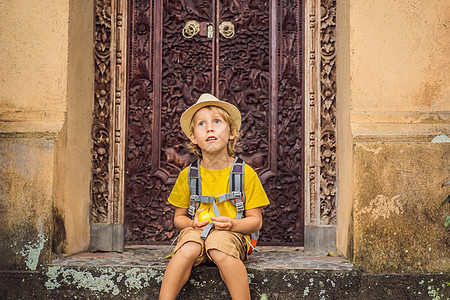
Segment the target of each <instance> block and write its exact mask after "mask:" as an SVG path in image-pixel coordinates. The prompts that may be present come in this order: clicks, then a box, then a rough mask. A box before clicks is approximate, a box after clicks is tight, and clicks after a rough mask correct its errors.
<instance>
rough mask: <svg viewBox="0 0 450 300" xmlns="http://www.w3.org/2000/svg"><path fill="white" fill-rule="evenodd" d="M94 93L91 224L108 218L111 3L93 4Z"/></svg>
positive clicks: (103, 0)
mask: <svg viewBox="0 0 450 300" xmlns="http://www.w3.org/2000/svg"><path fill="white" fill-rule="evenodd" d="M94 59H95V91H94V93H95V94H94V95H95V96H94V97H95V98H94V113H93V114H94V121H93V126H92V139H93V179H92V181H93V185H92V205H91V215H90V219H91V223H105V222H106V221H107V218H108V209H109V208H108V201H109V197H110V195H109V188H108V185H109V179H108V178H109V172H110V170H109V168H108V164H109V159H110V157H111V151H110V145H111V136H110V130H111V94H110V88H111V74H110V72H111V71H110V69H111V1H110V0H96V1H95V54H94Z"/></svg>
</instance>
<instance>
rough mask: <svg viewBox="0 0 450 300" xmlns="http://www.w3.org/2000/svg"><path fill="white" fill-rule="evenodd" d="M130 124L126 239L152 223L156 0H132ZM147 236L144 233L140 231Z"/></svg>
mask: <svg viewBox="0 0 450 300" xmlns="http://www.w3.org/2000/svg"><path fill="white" fill-rule="evenodd" d="M130 8H131V10H132V12H133V15H132V17H131V18H130V22H129V26H130V34H131V39H132V41H131V43H129V53H131V55H130V56H129V60H128V61H129V74H128V80H129V90H128V115H127V118H128V127H127V142H128V145H127V149H126V151H127V152H126V175H127V176H126V200H125V213H126V215H125V229H126V232H125V240H126V241H130V240H133V239H134V240H139V239H136V238H134V232H138V233H141V230H142V229H143V228H147V225H148V224H149V223H150V221H151V220H150V218H149V217H148V213H149V212H151V211H152V210H151V207H150V204H151V203H152V198H151V196H153V195H151V194H150V193H151V192H152V191H153V190H152V189H150V187H149V175H150V174H149V170H150V168H151V153H152V151H151V149H152V120H153V107H152V106H153V78H152V57H153V44H152V37H153V18H152V17H153V16H152V14H153V11H152V10H153V2H152V1H143V0H135V1H130ZM141 234H142V235H145V233H141Z"/></svg>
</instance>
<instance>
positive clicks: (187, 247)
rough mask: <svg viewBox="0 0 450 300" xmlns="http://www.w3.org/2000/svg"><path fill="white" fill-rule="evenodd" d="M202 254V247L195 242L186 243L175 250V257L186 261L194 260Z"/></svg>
mask: <svg viewBox="0 0 450 300" xmlns="http://www.w3.org/2000/svg"><path fill="white" fill-rule="evenodd" d="M201 252H202V245H200V244H199V243H196V242H187V243H185V244H184V245H183V246H181V247H180V249H178V250H177V253H176V254H177V255H180V256H182V257H184V258H186V259H196V258H197V257H199V256H200V254H201Z"/></svg>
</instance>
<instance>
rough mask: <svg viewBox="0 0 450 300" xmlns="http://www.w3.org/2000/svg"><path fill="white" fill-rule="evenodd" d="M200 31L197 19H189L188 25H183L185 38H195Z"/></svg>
mask: <svg viewBox="0 0 450 300" xmlns="http://www.w3.org/2000/svg"><path fill="white" fill-rule="evenodd" d="M199 32H200V24H199V23H198V22H197V21H194V20H191V21H187V22H186V25H184V27H183V31H182V34H183V36H184V37H185V38H187V39H190V38H193V37H194V36H195V35H196V34H197V33H199Z"/></svg>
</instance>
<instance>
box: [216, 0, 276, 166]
mask: <svg viewBox="0 0 450 300" xmlns="http://www.w3.org/2000/svg"><path fill="white" fill-rule="evenodd" d="M269 2H270V1H240V2H235V1H221V10H220V22H225V21H230V22H232V23H233V24H234V26H235V35H234V37H233V38H230V39H227V38H224V37H223V36H222V35H220V36H219V42H220V48H219V95H220V97H221V99H223V100H224V101H227V102H230V103H233V104H235V105H236V106H237V107H238V108H239V110H240V111H241V115H242V128H241V142H243V143H242V149H239V150H240V151H239V153H238V154H239V156H241V157H242V158H243V159H244V160H245V161H246V162H247V163H248V164H250V165H251V166H252V167H253V168H254V169H255V170H256V171H257V172H258V171H259V173H261V172H262V171H263V170H266V169H267V168H268V160H269V158H268V155H269V141H268V140H269V131H268V130H269V128H268V124H269V110H270V107H269V105H270V103H269V82H270V78H269V55H270V52H269V50H270V49H269Z"/></svg>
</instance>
